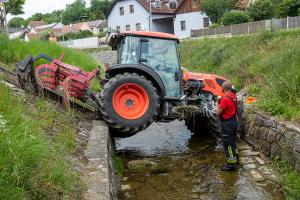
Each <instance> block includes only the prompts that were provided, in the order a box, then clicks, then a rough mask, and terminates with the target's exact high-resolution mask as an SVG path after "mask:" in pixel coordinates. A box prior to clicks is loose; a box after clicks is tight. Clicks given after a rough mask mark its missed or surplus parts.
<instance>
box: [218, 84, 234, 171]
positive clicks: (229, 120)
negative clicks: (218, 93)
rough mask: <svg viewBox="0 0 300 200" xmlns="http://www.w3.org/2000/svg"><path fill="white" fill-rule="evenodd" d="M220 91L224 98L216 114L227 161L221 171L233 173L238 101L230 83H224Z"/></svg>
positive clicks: (220, 101)
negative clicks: (219, 121)
mask: <svg viewBox="0 0 300 200" xmlns="http://www.w3.org/2000/svg"><path fill="white" fill-rule="evenodd" d="M222 89H223V93H224V97H222V98H221V99H220V100H219V103H218V104H217V109H216V114H217V115H218V116H219V117H220V119H221V128H222V131H221V137H222V141H223V145H224V149H225V154H226V159H227V162H226V163H225V164H224V165H223V166H222V170H224V171H234V170H235V169H236V164H237V162H238V159H237V146H236V132H237V128H238V122H237V104H238V101H237V97H236V95H235V94H234V93H233V92H232V83H231V82H229V81H225V82H224V83H223V85H222Z"/></svg>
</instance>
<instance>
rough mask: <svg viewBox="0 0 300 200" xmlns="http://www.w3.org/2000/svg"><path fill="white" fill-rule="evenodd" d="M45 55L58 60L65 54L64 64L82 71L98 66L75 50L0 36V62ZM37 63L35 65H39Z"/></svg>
mask: <svg viewBox="0 0 300 200" xmlns="http://www.w3.org/2000/svg"><path fill="white" fill-rule="evenodd" d="M40 53H45V54H47V55H49V56H51V57H53V58H59V57H60V55H61V54H62V53H65V58H64V62H66V63H69V64H71V65H75V66H78V67H81V68H82V69H84V70H87V71H91V70H93V69H95V68H96V67H98V66H99V64H98V63H97V62H96V61H94V60H93V59H92V58H91V57H90V56H88V55H86V54H83V53H80V52H79V51H77V50H73V49H69V48H65V47H62V46H60V45H56V44H51V43H48V42H43V41H40V40H33V41H30V42H23V41H20V40H9V39H8V37H7V36H5V35H3V34H2V35H1V34H0V62H1V63H4V64H9V65H13V66H14V65H15V63H17V62H19V61H21V60H23V59H24V58H25V57H26V56H27V55H28V54H31V55H32V56H36V55H38V54H40ZM40 63H41V62H38V63H37V64H40Z"/></svg>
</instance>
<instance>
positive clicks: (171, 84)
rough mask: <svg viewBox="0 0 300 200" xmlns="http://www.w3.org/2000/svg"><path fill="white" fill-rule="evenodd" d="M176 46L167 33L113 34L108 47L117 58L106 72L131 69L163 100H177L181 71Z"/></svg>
mask: <svg viewBox="0 0 300 200" xmlns="http://www.w3.org/2000/svg"><path fill="white" fill-rule="evenodd" d="M178 44H179V39H178V38H177V37H176V36H174V35H171V34H167V33H158V32H143V31H139V32H124V33H113V34H111V36H110V38H109V45H110V46H112V48H113V49H114V50H117V51H118V57H117V65H115V66H112V67H111V68H110V70H115V68H118V69H119V70H127V71H131V70H135V71H137V72H139V73H141V74H143V75H144V76H146V77H147V78H148V79H150V80H151V81H152V82H153V84H154V85H155V86H156V87H157V88H158V90H159V92H160V93H161V95H162V98H163V99H165V100H168V99H173V100H174V99H179V98H180V97H181V96H182V91H181V79H182V72H181V69H180V61H179V54H178V50H177V49H178ZM120 68H123V69H120ZM125 68H126V69H125Z"/></svg>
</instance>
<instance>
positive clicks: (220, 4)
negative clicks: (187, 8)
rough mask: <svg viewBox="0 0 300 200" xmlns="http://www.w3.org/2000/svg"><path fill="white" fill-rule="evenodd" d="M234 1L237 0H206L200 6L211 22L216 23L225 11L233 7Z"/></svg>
mask: <svg viewBox="0 0 300 200" xmlns="http://www.w3.org/2000/svg"><path fill="white" fill-rule="evenodd" d="M236 3H237V0H223V1H220V0H206V1H204V2H203V3H202V4H201V8H202V10H203V11H204V12H205V13H206V14H207V16H208V17H209V18H210V20H211V21H212V22H213V23H218V22H219V21H220V19H221V18H222V16H223V14H224V13H225V12H228V11H230V10H233V9H235V5H236Z"/></svg>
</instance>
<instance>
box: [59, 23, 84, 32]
mask: <svg viewBox="0 0 300 200" xmlns="http://www.w3.org/2000/svg"><path fill="white" fill-rule="evenodd" d="M84 25H86V26H87V27H88V29H90V28H89V26H88V24H87V23H86V22H81V23H77V24H71V25H65V26H64V27H63V29H62V32H63V34H66V33H70V32H78V31H80V30H82V27H83V26H84Z"/></svg>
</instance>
